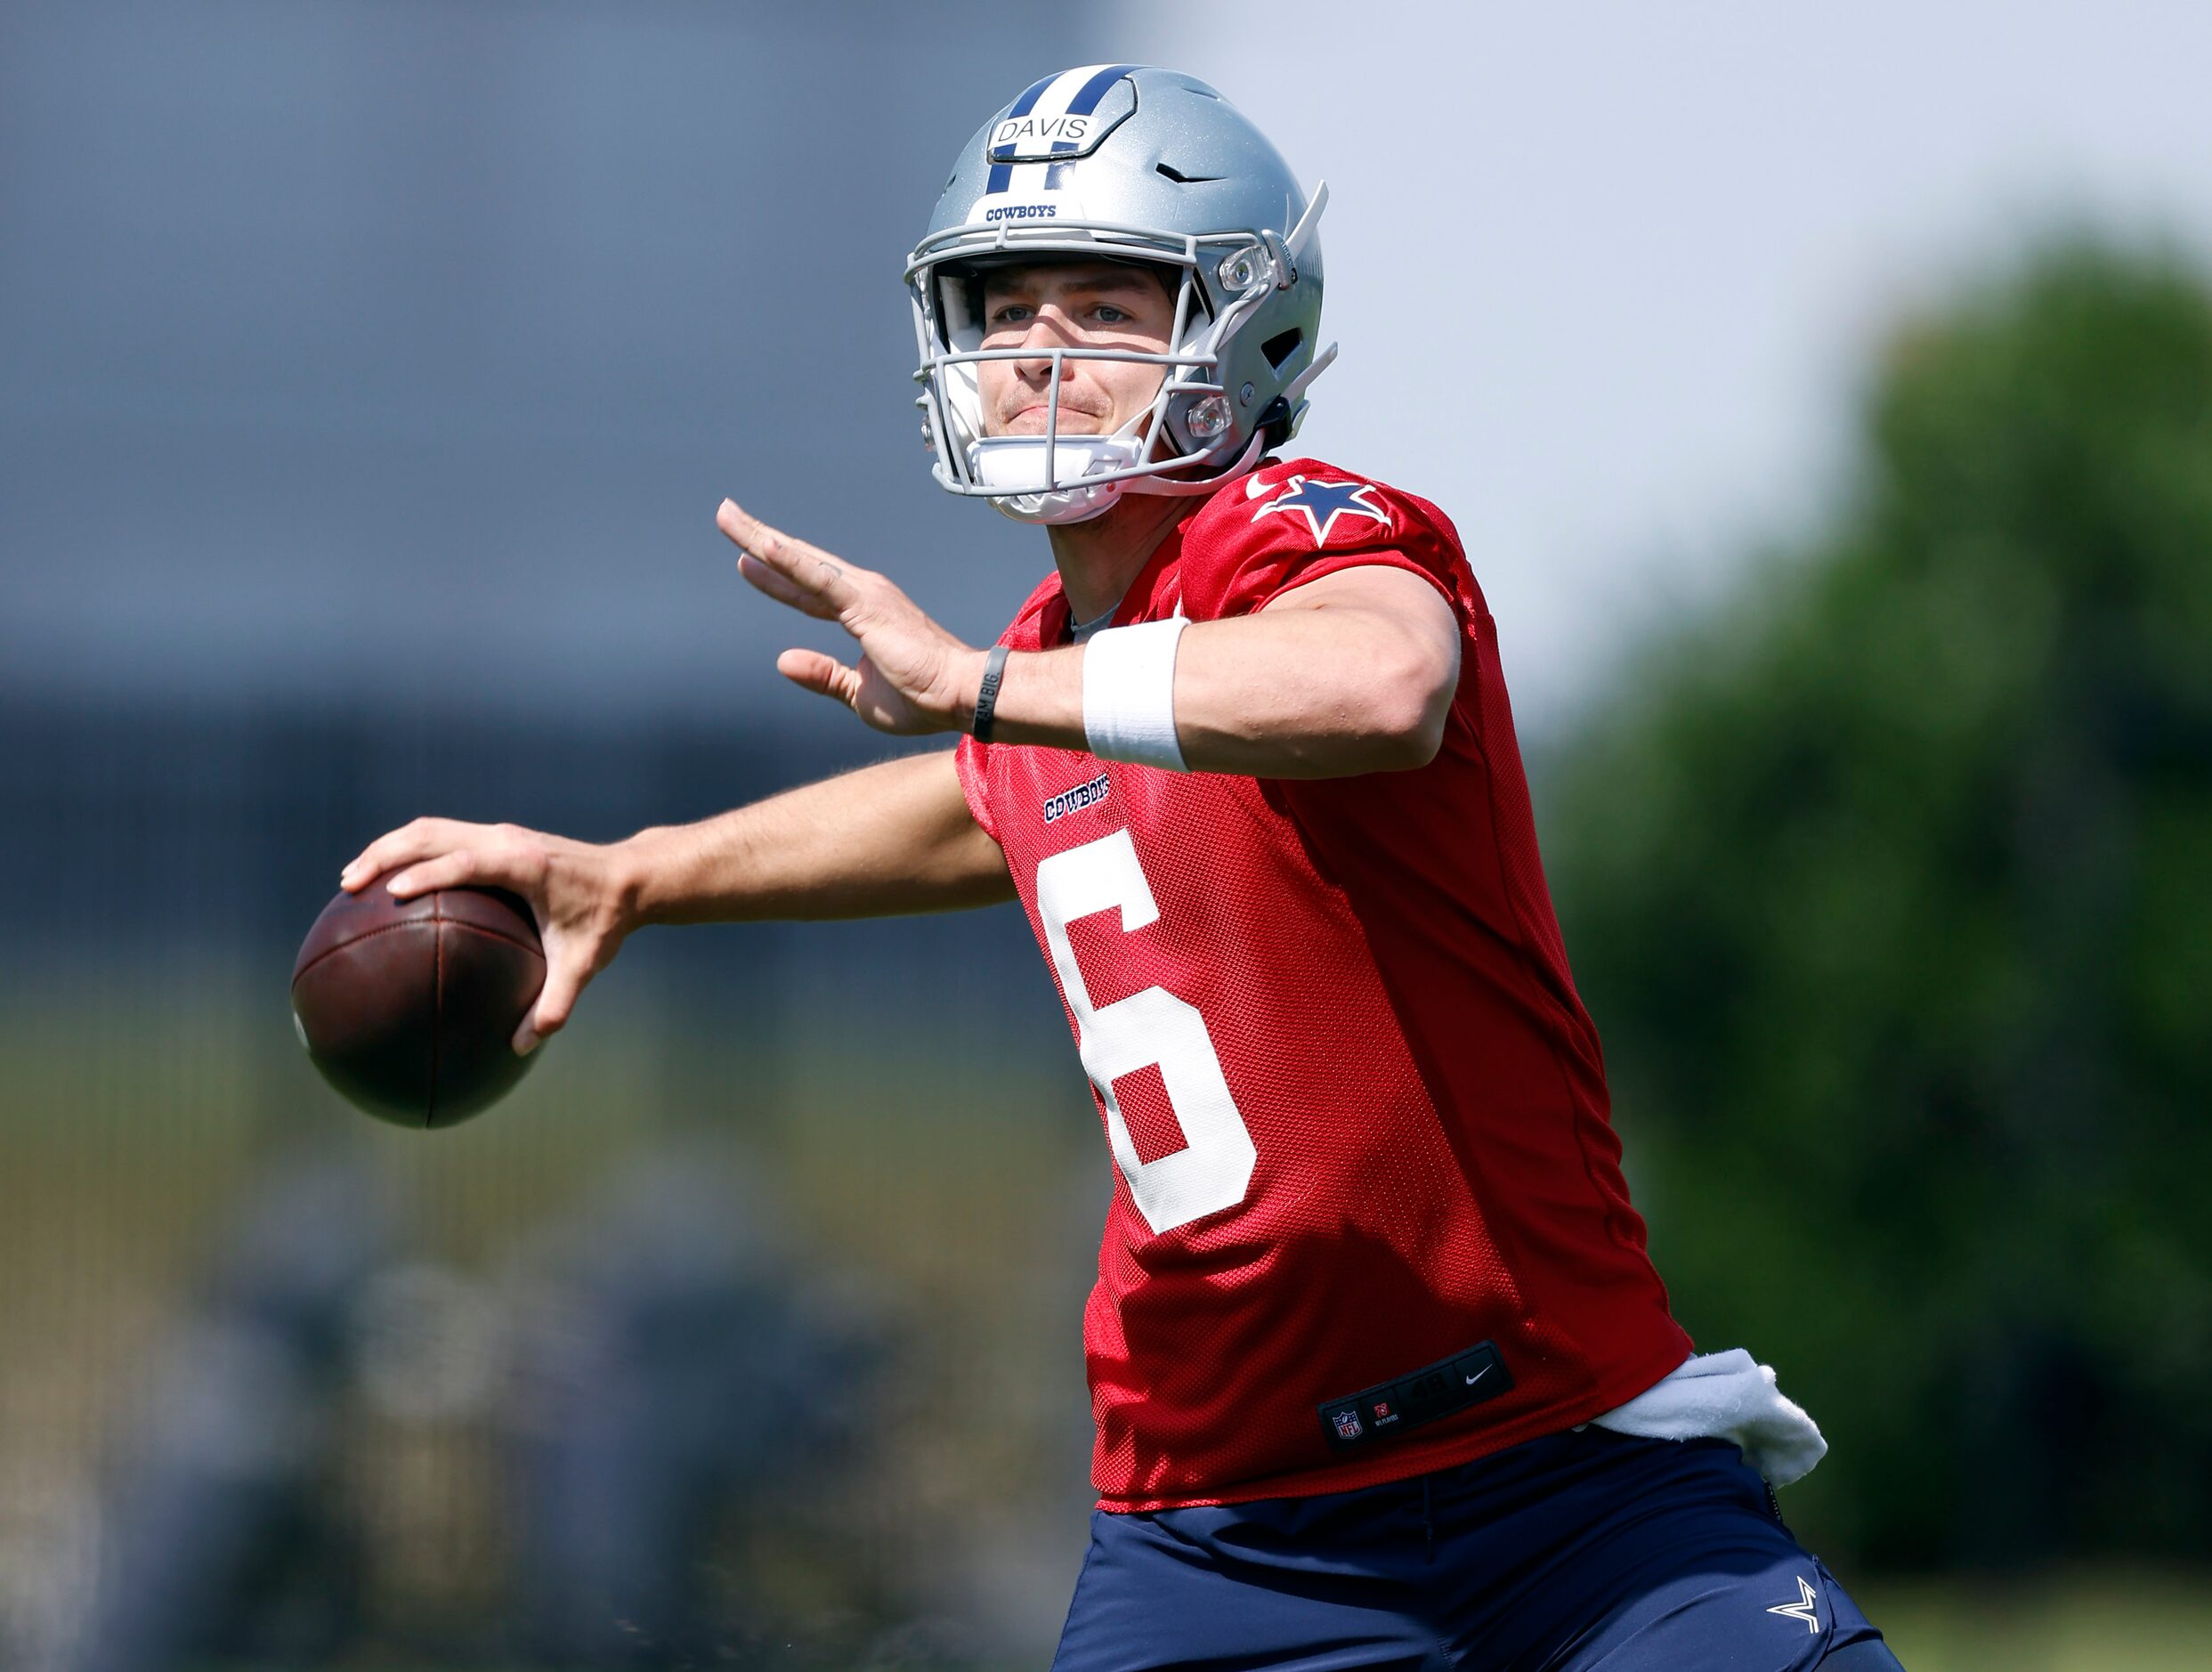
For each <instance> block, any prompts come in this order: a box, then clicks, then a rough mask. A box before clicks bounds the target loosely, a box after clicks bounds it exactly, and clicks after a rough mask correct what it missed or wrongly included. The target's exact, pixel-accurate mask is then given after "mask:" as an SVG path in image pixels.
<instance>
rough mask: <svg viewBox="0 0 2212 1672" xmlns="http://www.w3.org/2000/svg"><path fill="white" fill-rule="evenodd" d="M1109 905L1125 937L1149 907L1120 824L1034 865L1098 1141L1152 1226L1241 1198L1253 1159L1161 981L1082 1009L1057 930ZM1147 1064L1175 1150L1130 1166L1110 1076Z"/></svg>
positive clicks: (1201, 1046) (1210, 1062)
mask: <svg viewBox="0 0 2212 1672" xmlns="http://www.w3.org/2000/svg"><path fill="white" fill-rule="evenodd" d="M1115 906H1119V907H1120V908H1121V913H1122V933H1123V934H1125V935H1126V934H1130V933H1131V932H1133V931H1134V930H1137V929H1142V928H1144V927H1145V925H1146V924H1147V923H1152V922H1156V921H1158V920H1159V916H1160V907H1159V905H1158V904H1157V903H1156V902H1155V901H1154V899H1153V897H1152V885H1151V884H1150V883H1148V882H1147V881H1145V868H1144V866H1143V865H1142V864H1139V863H1138V858H1137V847H1136V844H1135V843H1134V842H1132V841H1130V839H1129V832H1127V831H1125V830H1118V831H1115V832H1114V834H1113V835H1111V836H1102V837H1100V838H1099V839H1098V840H1097V841H1095V842H1085V843H1084V844H1083V845H1082V847H1081V848H1069V849H1068V850H1067V851H1066V852H1065V853H1063V854H1055V855H1053V856H1052V857H1050V858H1049V859H1047V860H1046V861H1044V862H1043V863H1042V864H1040V865H1039V866H1038V867H1037V915H1038V916H1039V917H1040V918H1041V919H1042V920H1043V921H1044V932H1045V939H1046V940H1047V941H1048V942H1049V945H1050V946H1051V948H1052V962H1053V966H1054V967H1055V968H1056V969H1057V970H1059V972H1060V988H1061V990H1062V991H1063V992H1064V993H1065V994H1067V1008H1068V1009H1069V1010H1070V1011H1074V1015H1075V1035H1076V1041H1077V1046H1076V1048H1077V1051H1079V1053H1080V1054H1081V1055H1082V1059H1083V1072H1084V1073H1086V1074H1088V1075H1090V1083H1091V1084H1093V1085H1095V1086H1097V1087H1098V1097H1099V1100H1100V1101H1102V1102H1103V1103H1104V1104H1105V1105H1106V1141H1107V1142H1108V1143H1110V1144H1111V1145H1112V1146H1113V1148H1114V1160H1115V1161H1116V1162H1118V1163H1119V1164H1120V1165H1121V1169H1122V1177H1123V1178H1124V1179H1127V1180H1128V1181H1129V1193H1130V1196H1131V1197H1134V1198H1135V1200H1136V1203H1137V1211H1138V1213H1142V1214H1143V1215H1144V1216H1145V1222H1146V1223H1147V1224H1148V1225H1150V1226H1151V1227H1152V1229H1153V1230H1154V1231H1155V1233H1157V1232H1160V1231H1163V1230H1174V1229H1175V1227H1176V1226H1178V1225H1187V1224H1189V1223H1190V1222H1191V1221H1193V1220H1194V1219H1201V1218H1203V1217H1204V1216H1205V1215H1206V1214H1208V1213H1219V1211H1220V1210H1221V1209H1223V1208H1225V1207H1235V1206H1236V1205H1237V1204H1238V1203H1239V1202H1241V1201H1243V1200H1244V1191H1245V1190H1246V1189H1248V1188H1249V1187H1250V1186H1251V1184H1252V1164H1253V1162H1254V1161H1256V1160H1257V1159H1258V1154H1257V1152H1256V1151H1255V1150H1254V1149H1253V1148H1252V1134H1251V1133H1250V1132H1247V1131H1245V1130H1244V1116H1241V1115H1239V1114H1238V1113H1237V1112H1236V1099H1235V1098H1233V1097H1231V1096H1230V1095H1229V1086H1228V1081H1227V1080H1226V1079H1224V1078H1223V1077H1222V1075H1221V1059H1220V1058H1219V1056H1218V1055H1216V1054H1215V1052H1214V1049H1213V1039H1212V1036H1211V1035H1209V1034H1208V1033H1207V1032H1206V1020H1205V1018H1204V1017H1203V1016H1201V1015H1199V1014H1198V1011H1197V1009H1196V1007H1195V1006H1193V1005H1190V1004H1186V1003H1185V1002H1183V1001H1182V1000H1181V999H1179V998H1177V997H1176V996H1175V995H1174V994H1172V993H1171V992H1169V991H1168V990H1167V989H1166V988H1165V987H1160V986H1151V987H1147V988H1146V989H1145V990H1144V991H1143V992H1141V993H1132V994H1130V995H1129V996H1128V997H1127V998H1125V999H1117V1000H1116V1001H1114V1002H1113V1003H1111V1004H1109V1005H1107V1006H1106V1008H1105V1009H1103V1010H1093V1009H1091V1006H1090V988H1089V987H1087V986H1084V985H1083V972H1082V970H1081V969H1080V968H1079V967H1078V966H1077V964H1076V962H1075V949H1074V946H1072V945H1070V944H1069V941H1068V938H1067V926H1068V925H1069V924H1070V923H1072V922H1074V921H1075V920H1076V919H1077V918H1079V917H1089V916H1090V914H1091V913H1093V912H1103V911H1106V910H1108V909H1110V908H1112V907H1115ZM1155 1066H1157V1067H1158V1068H1159V1070H1160V1079H1161V1081H1162V1083H1163V1084H1164V1085H1165V1086H1166V1087H1167V1093H1168V1101H1169V1102H1170V1104H1171V1105H1172V1106H1173V1108H1174V1109H1175V1119H1176V1123H1177V1124H1179V1126H1181V1127H1182V1129H1183V1148H1180V1149H1178V1150H1177V1151H1175V1152H1174V1153H1173V1154H1172V1155H1166V1156H1162V1157H1159V1159H1157V1160H1156V1161H1140V1160H1138V1157H1137V1146H1136V1145H1135V1144H1133V1143H1131V1142H1130V1136H1129V1124H1128V1122H1126V1121H1124V1120H1123V1119H1122V1106H1121V1104H1120V1103H1119V1102H1117V1101H1116V1100H1114V1081H1116V1080H1118V1079H1120V1078H1121V1077H1122V1075H1126V1074H1134V1073H1135V1072H1136V1071H1137V1070H1138V1069H1139V1068H1148V1067H1155Z"/></svg>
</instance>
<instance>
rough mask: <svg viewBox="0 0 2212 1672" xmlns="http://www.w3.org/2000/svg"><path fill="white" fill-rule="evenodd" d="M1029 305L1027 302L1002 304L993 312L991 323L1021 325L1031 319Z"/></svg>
mask: <svg viewBox="0 0 2212 1672" xmlns="http://www.w3.org/2000/svg"><path fill="white" fill-rule="evenodd" d="M1029 313H1030V308H1029V304H1027V303H1025V302H1001V304H999V305H998V306H997V307H995V308H993V309H992V310H991V323H992V324H993V325H1019V324H1021V323H1022V322H1023V321H1025V320H1026V319H1027V318H1028V317H1029Z"/></svg>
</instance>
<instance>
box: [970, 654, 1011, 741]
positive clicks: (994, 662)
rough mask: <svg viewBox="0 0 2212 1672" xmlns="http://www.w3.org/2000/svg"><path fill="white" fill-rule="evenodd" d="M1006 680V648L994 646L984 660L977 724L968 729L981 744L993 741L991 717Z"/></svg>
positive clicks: (978, 695)
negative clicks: (1000, 689) (1000, 683)
mask: <svg viewBox="0 0 2212 1672" xmlns="http://www.w3.org/2000/svg"><path fill="white" fill-rule="evenodd" d="M1003 678H1006V646H1005V645H992V646H991V653H990V654H989V655H987V656H985V657H984V659H983V683H982V684H981V685H980V686H976V723H975V725H974V726H970V727H969V728H968V729H969V730H971V731H972V732H974V733H975V735H976V742H977V743H989V742H990V741H991V716H992V713H993V710H996V709H997V708H998V706H999V681H1000V680H1001V679H1003Z"/></svg>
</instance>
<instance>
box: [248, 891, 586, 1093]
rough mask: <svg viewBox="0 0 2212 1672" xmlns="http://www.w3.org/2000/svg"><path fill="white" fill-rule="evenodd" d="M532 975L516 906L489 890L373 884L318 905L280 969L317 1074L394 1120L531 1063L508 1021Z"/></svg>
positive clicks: (537, 960)
mask: <svg viewBox="0 0 2212 1672" xmlns="http://www.w3.org/2000/svg"><path fill="white" fill-rule="evenodd" d="M545 982H546V954H545V947H544V946H543V944H542V943H541V942H540V941H539V938H538V926H537V923H536V922H535V921H534V920H533V919H532V918H531V912H530V907H529V905H528V904H527V903H525V902H524V901H523V900H520V899H518V898H516V897H515V896H514V895H512V894H508V893H506V891H504V890H503V889H442V890H440V891H438V892H437V893H434V894H424V895H417V897H415V898H414V899H411V900H397V899H394V898H393V897H392V895H391V894H390V892H389V891H388V890H386V889H385V887H384V885H383V883H382V882H381V881H378V882H375V883H372V884H370V885H369V887H368V888H366V889H362V890H361V892H360V893H359V894H340V895H339V896H338V897H337V898H336V899H335V900H333V901H331V902H330V904H329V905H326V906H324V907H323V908H322V915H321V916H320V917H318V918H317V919H316V920H315V926H314V927H313V928H312V929H309V930H308V931H307V939H306V940H305V941H304V943H303V944H302V945H301V946H300V953H299V957H298V958H297V959H296V961H295V962H294V963H293V965H292V1019H293V1023H294V1026H295V1027H296V1029H297V1031H298V1033H299V1036H300V1043H302V1044H303V1045H305V1046H306V1047H307V1054H308V1056H309V1058H310V1059H312V1061H313V1062H314V1065H315V1067H317V1068H318V1069H320V1071H321V1073H322V1077H323V1078H324V1079H326V1080H328V1081H329V1083H330V1084H332V1085H333V1086H334V1087H336V1089H337V1091H338V1092H340V1094H341V1095H343V1096H344V1098H345V1099H346V1100H347V1101H349V1102H351V1103H352V1104H353V1105H354V1106H355V1107H356V1108H361V1109H362V1110H365V1111H366V1112H367V1113H369V1114H371V1115H374V1116H377V1119H379V1120H387V1121H390V1122H392V1123H393V1124H395V1125H400V1126H450V1125H452V1124H454V1123H455V1122H457V1121H464V1120H466V1119H467V1118H468V1117H469V1116H472V1115H474V1114H478V1113H480V1112H482V1110H483V1109H485V1108H490V1106H491V1105H492V1104H493V1103H495V1102H497V1101H498V1100H499V1099H500V1098H502V1097H504V1096H505V1095H506V1093H507V1092H509V1091H511V1090H512V1089H513V1088H514V1085H515V1082H516V1081H517V1080H520V1079H521V1078H522V1077H523V1074H524V1073H525V1072H527V1071H528V1069H529V1067H530V1065H531V1063H532V1062H535V1061H536V1060H537V1059H538V1053H537V1052H535V1051H532V1052H531V1054H530V1055H529V1056H527V1057H518V1056H516V1055H515V1048H514V1043H513V1042H514V1037H515V1028H516V1027H519V1026H520V1025H521V1023H522V1020H523V1017H524V1016H525V1015H526V1014H528V1013H529V1011H530V1007H531V1005H532V1004H534V1003H535V1002H537V1000H538V990H539V988H540V987H542V986H545Z"/></svg>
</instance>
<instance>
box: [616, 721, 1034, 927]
mask: <svg viewBox="0 0 2212 1672" xmlns="http://www.w3.org/2000/svg"><path fill="white" fill-rule="evenodd" d="M617 852H618V855H619V863H620V868H621V870H622V873H623V892H624V893H625V895H626V896H627V897H628V907H629V909H628V913H626V915H628V917H629V918H630V920H631V921H633V922H636V923H709V922H747V921H760V920H764V919H771V918H785V919H791V918H798V919H822V918H839V917H879V916H894V915H898V914H902V913H912V912H938V911H952V910H957V909H960V908H961V907H966V906H976V905H993V904H995V903H997V902H998V901H1000V900H1005V899H1011V898H1012V897H1013V894H1014V886H1013V882H1012V880H1011V879H1010V878H1009V875H1008V873H1007V869H1006V859H1005V856H1003V855H1002V854H1001V852H1000V851H999V845H998V843H996V842H995V841H993V840H992V839H991V837H990V836H989V835H988V834H987V833H985V832H984V830H983V829H982V827H981V826H979V825H978V824H976V821H975V816H974V815H973V814H971V813H970V812H969V811H968V801H967V799H966V797H964V796H963V795H962V794H961V793H960V780H959V777H958V776H957V775H956V774H955V772H954V770H953V766H952V751H950V750H944V751H937V752H935V753H931V754H926V755H909V756H905V757H903V758H902V759H897V760H887V761H883V762H881V763H879V764H878V765H876V766H872V767H863V768H861V769H860V770H859V771H857V772H849V773H847V774H845V775H842V776H841V777H836V778H828V779H824V780H823V781H822V782H821V783H810V784H807V785H806V786H805V787H804V788H802V789H797V790H790V791H786V792H784V793H783V794H782V795H777V796H772V797H770V798H769V799H767V800H765V801H758V802H755V803H754V804H753V805H752V806H750V807H743V808H737V809H736V810H735V811H734V812H730V813H724V814H722V815H720V816H717V817H715V818H710V819H706V820H703V821H701V823H699V824H684V825H676V826H671V827H667V828H660V829H653V830H645V831H640V832H638V833H637V834H636V835H635V836H633V837H631V838H630V839H629V840H628V841H625V842H622V843H620V844H618V848H617Z"/></svg>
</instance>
